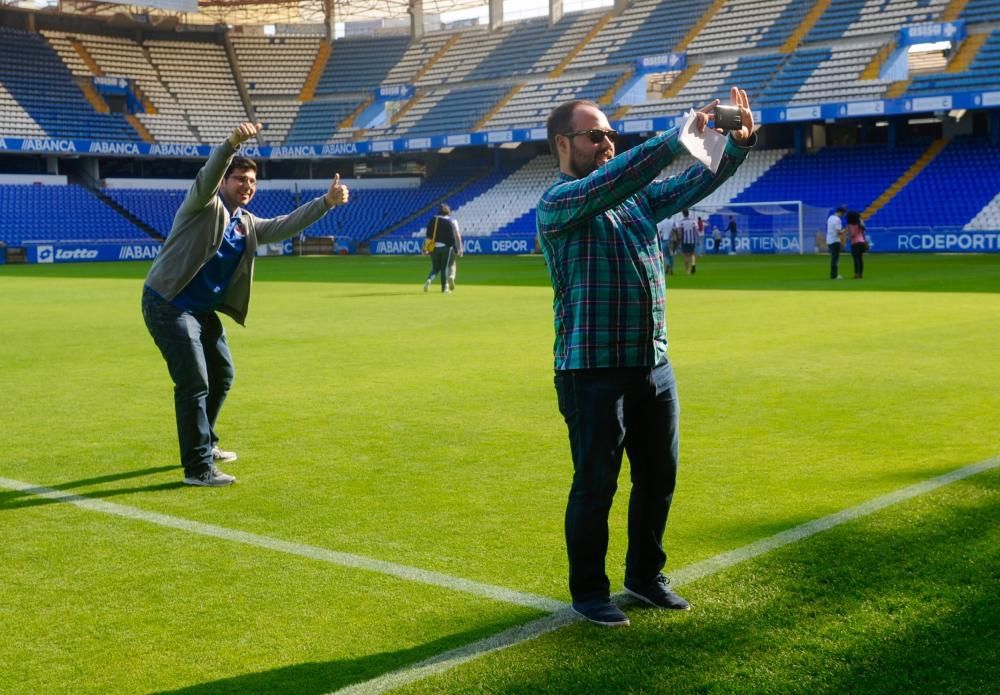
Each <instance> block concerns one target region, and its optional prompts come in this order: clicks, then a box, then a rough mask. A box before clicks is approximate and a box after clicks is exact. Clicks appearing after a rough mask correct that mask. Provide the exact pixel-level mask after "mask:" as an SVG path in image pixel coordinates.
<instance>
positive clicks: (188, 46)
mask: <svg viewBox="0 0 1000 695" xmlns="http://www.w3.org/2000/svg"><path fill="white" fill-rule="evenodd" d="M144 45H145V47H146V48H147V49H148V50H149V56H150V58H151V60H152V63H153V65H154V66H155V67H156V70H157V73H158V74H159V75H160V77H161V79H162V80H163V83H164V84H165V85H166V87H167V89H168V90H169V91H170V93H171V94H173V95H174V97H175V98H176V99H177V103H178V104H180V105H181V107H183V109H184V112H185V114H186V119H187V121H188V122H189V123H190V126H191V129H192V130H193V131H194V132H195V133H197V135H198V138H199V139H200V141H201V142H203V143H205V144H208V145H215V144H217V143H220V142H222V141H223V140H224V139H225V138H226V137H228V135H229V134H230V133H231V132H232V130H233V126H234V125H235V124H237V123H241V122H243V121H246V120H248V119H249V116H248V115H247V112H246V108H245V107H244V105H243V101H242V99H241V97H240V93H239V89H238V88H237V87H236V81H235V78H234V77H233V71H232V68H231V66H230V65H229V57H228V56H227V55H226V51H225V49H224V48H223V47H222V46H220V45H218V44H215V43H209V42H203V43H197V42H191V41H161V40H155V41H146V42H145V43H144Z"/></svg>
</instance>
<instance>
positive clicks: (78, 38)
mask: <svg viewBox="0 0 1000 695" xmlns="http://www.w3.org/2000/svg"><path fill="white" fill-rule="evenodd" d="M43 34H44V36H45V38H46V39H48V41H49V43H50V44H51V45H52V47H53V48H54V49H55V50H56V51H57V52H58V53H59V56H60V57H61V58H62V59H63V62H65V63H66V65H67V67H69V69H70V70H72V71H73V74H74V75H77V76H79V77H81V78H82V79H89V78H90V77H92V76H93V70H92V68H91V66H90V65H88V64H87V63H86V62H84V60H83V59H82V58H81V56H80V54H79V52H78V51H77V49H76V45H75V44H79V45H80V46H81V47H82V48H83V50H85V51H86V53H87V54H88V56H89V57H90V58H91V59H92V60H93V62H94V65H96V67H97V68H98V69H99V70H100V74H104V75H112V76H115V77H127V78H129V79H132V80H134V81H135V83H136V84H137V85H139V87H140V89H141V90H142V93H143V94H144V95H145V96H146V104H145V107H146V109H147V110H146V111H145V112H143V113H139V114H137V118H138V119H139V121H140V122H141V123H142V125H143V127H145V128H146V130H147V131H149V133H150V134H151V135H152V136H153V138H154V139H155V140H156V141H157V142H165V143H190V144H197V143H199V142H200V140H199V138H198V136H197V135H196V134H195V132H194V131H192V129H191V127H190V126H189V125H188V120H187V114H186V113H185V111H184V107H183V106H182V105H181V104H179V103H178V101H177V99H176V98H175V97H174V95H173V94H172V93H171V92H170V90H169V89H168V88H167V86H166V85H165V84H164V83H163V82H162V81H161V80H160V76H159V74H158V72H157V69H156V67H155V66H154V65H153V64H152V63H151V62H150V60H149V58H148V56H147V54H146V51H145V50H144V49H143V47H142V46H141V45H140V44H138V43H136V42H135V41H133V40H132V39H126V38H121V37H116V36H100V35H95V34H69V33H66V32H59V31H45V32H43ZM213 144H214V143H213Z"/></svg>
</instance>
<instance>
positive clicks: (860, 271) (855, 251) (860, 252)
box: [851, 244, 865, 278]
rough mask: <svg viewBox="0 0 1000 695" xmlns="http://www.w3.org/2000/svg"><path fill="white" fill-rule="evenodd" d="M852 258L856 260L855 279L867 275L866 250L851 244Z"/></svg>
mask: <svg viewBox="0 0 1000 695" xmlns="http://www.w3.org/2000/svg"><path fill="white" fill-rule="evenodd" d="M851 258H853V259H854V277H856V278H859V277H861V276H862V275H864V274H865V250H864V248H862V246H861V245H860V244H851Z"/></svg>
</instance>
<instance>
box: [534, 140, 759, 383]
mask: <svg viewBox="0 0 1000 695" xmlns="http://www.w3.org/2000/svg"><path fill="white" fill-rule="evenodd" d="M755 143H756V137H754V138H753V139H752V140H751V143H750V146H749V147H746V148H744V147H740V146H738V145H737V144H736V143H734V142H733V140H732V138H730V139H729V141H728V142H727V144H726V153H725V156H724V157H723V160H722V163H721V164H720V165H719V170H718V172H717V173H716V174H713V173H712V172H711V171H710V170H709V169H708V168H706V167H705V166H703V165H702V164H700V163H696V164H695V165H694V166H692V167H691V168H689V169H688V170H687V171H685V172H684V173H683V174H681V175H680V176H675V177H673V178H670V179H667V180H664V181H658V182H655V183H654V182H653V180H654V179H655V178H656V175H657V174H658V173H659V172H660V170H662V169H663V168H664V167H665V166H667V165H668V164H670V162H672V161H673V160H674V158H675V157H677V156H678V155H680V154H686V153H687V150H685V149H684V147H683V145H681V144H680V142H679V141H678V140H677V130H676V129H672V130H669V131H667V132H666V133H664V134H662V135H658V136H656V137H653V138H650V139H649V140H647V141H646V142H644V143H643V144H641V145H639V146H638V147H633V148H632V149H631V150H629V151H627V152H624V153H622V154H620V155H618V156H617V157H615V158H614V159H612V160H611V161H610V162H608V163H607V164H605V165H604V166H603V167H601V168H599V169H596V170H595V171H593V172H591V173H590V174H589V175H588V176H586V177H584V178H582V179H574V178H572V177H570V176H567V175H566V174H560V175H559V180H558V181H557V182H556V183H554V184H553V185H552V186H551V187H550V188H549V189H548V190H547V191H545V193H544V194H543V195H542V199H541V200H540V201H539V203H538V208H537V210H536V216H537V225H538V237H539V240H540V243H541V246H542V253H543V254H544V255H545V262H546V264H547V265H548V268H549V276H550V277H551V279H552V288H553V290H554V291H555V298H554V301H553V309H554V311H555V331H556V340H555V368H556V369H557V370H563V369H592V368H598V367H652V366H653V365H655V364H657V363H658V362H660V360H662V359H663V357H664V355H665V354H666V352H667V322H666V304H665V290H666V283H665V280H664V277H663V256H662V255H661V252H660V245H659V243H657V236H656V223H657V222H659V221H660V220H663V219H664V218H666V217H669V216H671V215H673V214H675V213H677V212H678V211H680V210H683V209H685V208H688V207H691V206H692V205H694V204H695V203H697V202H698V201H699V200H701V199H702V198H704V197H706V196H707V195H708V194H709V193H711V192H712V191H714V190H715V189H716V188H718V187H719V186H720V185H721V184H722V182H723V181H725V180H726V179H728V178H729V177H730V176H732V175H733V172H735V171H736V169H737V167H739V165H740V164H741V163H742V162H743V160H744V159H746V156H747V154H748V152H749V149H750V147H752V146H753V145H754V144H755Z"/></svg>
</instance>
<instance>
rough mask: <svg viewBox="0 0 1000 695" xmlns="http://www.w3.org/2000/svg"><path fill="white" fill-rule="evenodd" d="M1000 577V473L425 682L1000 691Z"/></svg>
mask: <svg viewBox="0 0 1000 695" xmlns="http://www.w3.org/2000/svg"><path fill="white" fill-rule="evenodd" d="M998 585H1000V476H998V475H996V473H992V474H983V475H980V476H976V477H975V478H973V479H970V480H966V481H962V482H959V483H956V484H955V485H954V486H950V487H949V488H947V489H945V490H941V491H937V492H934V493H932V494H930V495H927V496H923V497H921V498H918V499H916V500H911V501H909V502H906V503H903V504H901V505H899V506H897V507H891V508H889V509H886V510H884V511H882V512H880V513H878V514H876V515H874V516H872V517H866V518H864V519H860V520H856V521H852V522H850V523H848V524H846V525H844V526H840V527H837V528H835V529H831V530H829V531H825V532H823V533H820V534H818V535H816V536H813V537H811V538H809V539H806V540H804V541H802V542H799V543H795V544H793V545H791V546H787V547H785V548H782V549H780V550H777V551H775V552H773V553H769V554H767V555H765V556H762V557H760V558H757V559H754V560H752V561H749V562H746V563H741V564H739V565H737V566H735V567H733V568H731V569H729V570H726V571H725V572H723V573H721V574H719V575H715V576H712V577H709V578H705V579H703V580H699V581H697V582H693V583H692V584H689V585H686V586H684V587H683V588H682V590H681V593H682V594H683V595H684V596H686V597H687V598H688V599H690V600H691V602H692V605H693V606H694V610H693V611H692V612H691V613H690V614H687V615H672V614H668V613H666V612H661V611H653V610H649V609H644V608H639V607H628V608H626V612H627V613H628V615H629V616H630V618H631V619H632V627H631V628H629V629H628V630H617V631H610V630H599V629H594V628H593V627H592V626H589V625H582V624H577V625H573V626H570V627H568V628H566V629H565V630H562V631H560V632H559V633H554V634H551V635H548V636H545V637H542V638H540V639H539V640H538V641H537V642H535V643H532V644H531V645H524V646H522V647H520V648H516V649H513V650H509V651H507V652H504V655H503V656H488V657H486V658H485V659H483V660H482V661H479V662H474V663H473V664H470V665H469V666H468V667H465V668H464V669H463V670H462V671H459V672H454V673H451V674H444V675H442V676H439V677H436V678H434V679H433V680H429V681H426V682H425V683H423V684H422V687H420V688H418V690H419V691H420V692H425V691H426V692H457V691H462V692H477V691H480V690H482V691H489V692H525V693H527V692H530V693H562V692H568V691H571V692H584V693H585V692H630V693H761V694H763V693H783V694H784V693H804V694H805V693H808V694H809V695H817V694H827V693H829V694H831V695H832V694H834V693H836V694H838V695H839V694H841V693H857V694H859V695H861V694H865V695H868V694H870V693H880V694H881V693H891V694H894V693H900V694H902V693H969V694H970V695H971V694H972V693H976V694H979V693H984V692H997V689H996V686H995V683H996V682H998V680H1000V620H998V618H997V616H998V615H1000V594H998V592H997V586H998ZM499 659H503V661H502V662H500V663H498V660H499ZM570 686H572V687H570Z"/></svg>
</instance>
